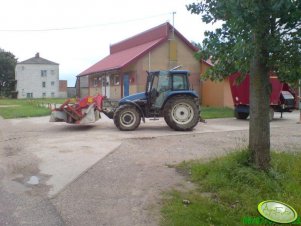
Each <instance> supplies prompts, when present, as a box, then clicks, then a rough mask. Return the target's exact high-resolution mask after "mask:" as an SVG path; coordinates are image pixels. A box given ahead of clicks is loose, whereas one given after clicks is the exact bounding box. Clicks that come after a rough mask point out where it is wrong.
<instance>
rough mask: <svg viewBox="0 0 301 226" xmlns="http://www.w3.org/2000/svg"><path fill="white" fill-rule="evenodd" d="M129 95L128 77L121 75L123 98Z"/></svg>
mask: <svg viewBox="0 0 301 226" xmlns="http://www.w3.org/2000/svg"><path fill="white" fill-rule="evenodd" d="M128 95H130V81H129V75H123V96H124V97H126V96H128Z"/></svg>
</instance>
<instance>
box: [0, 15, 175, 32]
mask: <svg viewBox="0 0 301 226" xmlns="http://www.w3.org/2000/svg"><path fill="white" fill-rule="evenodd" d="M170 14H171V13H164V14H157V15H152V16H149V17H143V18H136V19H131V20H123V21H117V22H110V23H103V24H90V25H84V26H72V27H61V28H45V29H0V32H45V31H65V30H79V29H89V28H96V27H105V26H109V25H117V24H125V23H131V22H135V21H141V20H147V19H151V18H155V17H160V16H166V15H170Z"/></svg>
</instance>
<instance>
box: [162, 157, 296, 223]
mask: <svg viewBox="0 0 301 226" xmlns="http://www.w3.org/2000/svg"><path fill="white" fill-rule="evenodd" d="M272 157H273V158H272V163H271V164H272V167H271V169H270V170H269V171H267V172H264V171H258V170H256V169H255V168H253V167H252V166H250V165H249V154H248V152H246V151H242V152H235V153H232V154H229V155H227V156H225V157H221V158H218V159H215V160H212V161H210V162H207V163H204V162H200V161H194V162H188V163H187V162H186V163H185V162H184V163H182V164H180V165H179V166H178V168H180V169H181V171H183V170H185V171H187V172H189V174H190V175H191V176H190V178H189V179H190V180H191V181H192V182H194V183H195V184H196V185H197V188H196V189H195V190H194V191H189V192H179V191H171V192H168V193H166V194H165V198H164V207H163V209H162V214H163V218H162V225H179V226H180V225H243V224H242V221H243V219H244V218H246V217H251V218H253V219H254V218H258V217H259V216H260V215H259V213H258V212H257V205H258V204H259V203H260V202H262V201H264V200H271V199H273V200H279V201H283V202H285V203H288V204H290V205H291V206H293V207H294V209H295V210H296V211H297V213H300V212H301V194H300V187H301V178H300V175H301V168H300V161H301V154H300V153H283V152H281V153H276V152H274V153H273V154H272ZM187 175H188V174H187ZM184 199H186V200H190V201H191V204H190V205H184V204H183V203H182V200H184Z"/></svg>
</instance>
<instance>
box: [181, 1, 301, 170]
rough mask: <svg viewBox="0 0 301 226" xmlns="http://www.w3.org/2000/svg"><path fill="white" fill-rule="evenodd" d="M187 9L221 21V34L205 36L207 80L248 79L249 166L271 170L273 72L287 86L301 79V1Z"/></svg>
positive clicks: (203, 51) (214, 4)
mask: <svg viewBox="0 0 301 226" xmlns="http://www.w3.org/2000/svg"><path fill="white" fill-rule="evenodd" d="M186 7H187V9H188V10H189V11H190V12H191V13H194V14H201V15H202V20H203V22H206V23H215V22H217V21H222V26H221V27H220V28H218V29H216V30H215V31H211V32H210V31H207V32H205V39H204V41H203V44H202V49H201V51H200V53H199V55H200V57H202V58H204V59H206V58H207V59H208V58H209V57H210V59H211V61H212V62H213V63H214V67H212V68H211V69H210V70H209V71H208V73H207V76H208V78H210V79H212V80H217V79H219V80H221V79H223V78H225V77H226V76H228V75H230V74H232V73H234V72H237V71H240V72H241V74H242V75H245V74H246V73H250V127H249V150H250V154H251V155H250V157H251V158H250V160H251V163H252V164H253V165H254V166H255V167H257V168H259V169H262V170H267V169H269V166H270V124H269V108H270V106H269V97H270V94H271V84H270V83H269V72H271V71H273V72H275V73H276V74H277V75H278V77H279V78H280V79H281V80H282V81H287V82H296V81H297V80H298V79H300V78H301V76H300V75H301V67H300V65H301V20H300V18H301V1H300V0H264V1H263V0H204V1H201V2H199V3H192V4H190V5H188V6H186Z"/></svg>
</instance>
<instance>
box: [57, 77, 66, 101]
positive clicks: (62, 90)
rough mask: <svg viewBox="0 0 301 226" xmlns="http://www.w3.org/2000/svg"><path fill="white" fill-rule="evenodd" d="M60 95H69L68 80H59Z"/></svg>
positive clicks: (63, 96) (61, 96) (62, 96)
mask: <svg viewBox="0 0 301 226" xmlns="http://www.w3.org/2000/svg"><path fill="white" fill-rule="evenodd" d="M59 97H60V98H66V97H67V80H59Z"/></svg>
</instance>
